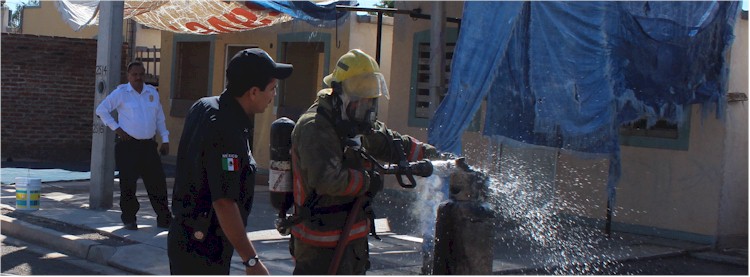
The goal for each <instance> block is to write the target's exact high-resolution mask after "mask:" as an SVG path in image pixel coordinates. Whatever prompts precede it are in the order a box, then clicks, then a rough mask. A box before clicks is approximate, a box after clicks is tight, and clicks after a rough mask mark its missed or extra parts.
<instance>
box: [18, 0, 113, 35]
mask: <svg viewBox="0 0 750 277" xmlns="http://www.w3.org/2000/svg"><path fill="white" fill-rule="evenodd" d="M22 27H23V30H22V33H24V34H32V35H41V36H57V37H69V38H94V37H95V36H96V34H98V33H99V28H98V26H87V27H84V28H83V29H81V30H80V31H78V32H76V31H74V30H73V28H72V27H70V25H68V23H66V22H65V21H63V19H62V17H61V16H60V13H59V12H58V11H57V5H56V4H55V2H54V1H39V7H26V8H25V9H23V26H22ZM123 30H125V26H124V25H123ZM123 32H124V31H123Z"/></svg>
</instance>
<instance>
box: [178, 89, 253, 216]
mask: <svg viewBox="0 0 750 277" xmlns="http://www.w3.org/2000/svg"><path fill="white" fill-rule="evenodd" d="M251 126H252V125H251V122H250V120H249V118H248V117H247V114H245V112H244V110H242V107H240V105H239V103H237V101H236V100H235V99H234V98H232V97H230V96H228V95H226V94H222V95H221V96H213V97H204V98H202V99H200V100H198V101H197V102H196V103H195V104H193V106H192V107H191V108H190V111H189V112H188V115H187V117H186V118H185V128H184V130H183V131H182V138H181V140H180V146H179V148H178V150H177V175H176V177H175V184H174V191H173V193H172V212H173V213H174V214H175V216H177V217H180V216H183V217H194V216H195V215H197V214H199V213H203V212H207V211H209V210H210V209H211V204H212V202H213V201H215V200H217V199H220V198H229V199H232V200H234V201H235V202H237V206H238V207H239V209H240V213H241V215H242V220H243V223H244V224H245V226H247V216H248V215H249V214H250V209H251V208H252V204H253V194H254V192H255V188H254V187H255V178H254V177H255V170H256V164H255V160H254V159H253V157H252V153H251V152H250V145H249V142H248V138H249V136H250V131H251ZM213 221H214V223H215V224H217V222H218V221H216V218H215V217H214V220H213Z"/></svg>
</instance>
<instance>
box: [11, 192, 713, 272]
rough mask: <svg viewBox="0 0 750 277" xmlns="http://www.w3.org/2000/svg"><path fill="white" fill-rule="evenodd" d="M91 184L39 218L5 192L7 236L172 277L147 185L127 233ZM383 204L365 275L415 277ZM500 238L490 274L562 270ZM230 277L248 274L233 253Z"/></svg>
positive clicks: (60, 196) (620, 241)
mask: <svg viewBox="0 0 750 277" xmlns="http://www.w3.org/2000/svg"><path fill="white" fill-rule="evenodd" d="M167 181H168V186H169V189H168V191H169V193H170V194H171V192H172V189H171V187H172V183H173V182H174V179H173V178H168V180H167ZM258 184H259V185H258V186H257V187H256V195H255V203H254V206H253V210H252V212H251V214H250V219H249V223H248V227H247V235H248V237H249V238H250V239H251V240H252V241H253V242H254V244H255V247H256V248H257V250H258V252H259V255H260V256H261V259H262V260H263V261H264V263H265V264H266V266H267V267H268V269H269V270H270V272H271V274H273V275H291V273H292V271H293V268H294V262H293V260H292V257H291V256H290V254H289V250H288V236H287V237H284V236H280V235H279V234H278V232H276V230H275V229H274V228H273V220H274V219H275V216H276V214H277V212H276V210H274V208H273V207H272V206H271V204H270V197H269V192H268V189H267V186H265V185H263V184H265V183H264V182H262V180H260V182H258ZM89 185H90V183H89V181H74V182H52V183H44V184H43V186H42V197H41V204H40V209H39V210H37V211H18V210H15V187H14V186H13V185H3V187H2V198H1V200H2V216H0V217H1V219H2V233H3V234H4V235H6V236H10V237H15V238H18V239H22V240H25V241H29V242H34V243H39V244H40V245H44V246H46V247H48V248H50V249H53V250H56V251H60V252H64V253H67V254H69V255H73V256H77V257H80V258H85V259H88V260H91V261H94V262H98V263H101V264H106V265H109V266H112V267H116V268H118V269H121V270H125V271H128V272H132V273H134V274H156V275H168V274H169V262H168V258H167V250H166V249H167V230H166V229H162V228H157V227H156V216H155V213H154V212H153V209H152V208H151V205H150V203H149V202H148V198H147V194H146V191H145V189H144V188H143V185H142V184H139V186H138V188H139V190H138V193H137V196H138V199H139V202H140V203H141V209H140V211H139V212H138V222H137V223H138V225H139V230H137V231H129V230H125V229H123V228H122V223H121V222H120V209H119V206H118V202H119V199H118V197H119V193H118V189H117V188H115V189H114V191H115V193H114V207H113V208H112V209H109V210H91V209H89V208H88V202H89V194H88V191H89ZM117 185H118V183H117V182H115V186H117ZM389 193H391V194H393V195H396V194H397V193H395V192H392V191H391V192H389V191H388V190H387V191H385V192H384V193H383V194H384V195H388V194H389ZM385 199H388V200H387V202H383V203H375V204H374V205H376V206H375V207H377V209H378V215H379V219H378V220H377V221H376V227H377V230H378V232H379V235H380V237H381V238H382V241H378V240H375V239H370V243H371V245H370V251H371V263H372V268H371V269H370V270H369V271H368V274H370V275H418V274H419V273H420V271H421V266H422V255H421V254H420V249H421V247H422V243H421V242H422V239H421V238H419V237H418V236H419V235H418V234H414V232H410V231H404V230H408V228H405V227H404V225H410V224H414V223H413V222H410V221H409V220H404V219H403V218H404V217H405V216H404V214H408V213H406V212H405V211H404V210H403V209H404V207H407V206H408V203H403V202H404V201H405V200H403V198H399V197H385ZM399 199H401V200H399ZM170 200H171V197H170ZM170 202H171V201H170ZM399 202H401V203H399ZM498 236H501V237H502V238H501V239H496V241H497V243H496V245H495V246H494V247H495V251H494V252H495V256H494V262H493V271H494V272H495V273H496V274H519V273H523V272H525V271H527V270H533V269H540V268H549V267H550V262H552V264H556V266H560V264H564V263H565V261H562V262H560V261H555V259H556V258H555V256H554V255H552V256H550V255H547V254H545V253H540V252H539V251H540V249H539V248H538V247H534V246H533V245H526V244H528V239H526V240H524V239H521V238H513V237H512V234H503V233H502V232H499V233H498ZM585 247H586V248H587V249H586V253H584V254H583V255H585V257H577V258H576V257H574V258H575V259H571V260H570V261H568V262H573V263H581V262H583V263H587V262H589V260H590V261H591V262H592V263H596V262H602V261H604V262H615V261H623V260H629V259H644V258H652V257H661V256H669V255H679V254H684V253H685V252H686V251H695V250H701V249H706V246H702V245H695V244H691V243H685V242H679V241H670V240H664V239H656V238H650V237H641V236H633V235H627V234H618V237H617V239H601V240H599V241H597V242H595V243H591V244H587V245H585ZM550 251H554V249H550ZM562 258H565V259H568V258H570V257H562ZM231 274H232V275H242V274H244V268H243V266H242V265H241V264H240V259H239V256H237V255H236V254H235V255H234V257H233V263H232V269H231ZM569 274H576V273H575V272H572V273H569Z"/></svg>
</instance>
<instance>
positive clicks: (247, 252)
mask: <svg viewBox="0 0 750 277" xmlns="http://www.w3.org/2000/svg"><path fill="white" fill-rule="evenodd" d="M291 74H292V65H290V64H282V63H276V62H274V60H273V59H272V58H271V57H270V56H269V55H268V53H266V52H265V51H263V50H262V49H260V48H251V49H245V50H242V51H240V52H238V53H237V54H236V55H234V57H232V60H231V61H230V62H229V65H228V66H227V70H226V76H227V86H226V88H225V90H224V92H222V94H221V95H220V96H212V97H204V98H202V99H200V100H198V101H197V102H196V103H195V104H193V106H192V107H191V108H190V111H189V112H188V115H187V117H186V118H185V126H184V129H183V131H182V137H181V140H180V146H179V148H178V149H177V175H176V178H175V184H174V191H173V193H172V212H173V214H174V215H175V219H174V221H172V224H171V226H170V228H169V238H168V246H167V252H168V255H169V267H170V271H171V273H172V274H174V275H188V274H190V275H192V274H199V275H228V274H229V267H230V261H231V259H232V253H233V251H234V250H236V251H237V253H238V254H239V255H240V257H241V258H242V264H243V265H244V267H245V272H246V273H247V274H249V275H258V274H266V275H267V274H268V269H267V268H266V266H265V265H263V262H261V260H260V259H259V258H258V254H257V252H256V250H255V247H253V244H252V242H250V240H249V239H248V238H247V235H246V234H245V227H246V226H247V217H248V215H249V214H250V209H251V207H252V204H253V194H254V188H255V171H256V165H255V160H254V159H253V156H252V153H251V152H250V144H249V143H250V142H249V141H248V138H249V137H250V136H251V135H252V134H250V132H251V130H252V122H251V121H250V119H251V118H252V115H253V114H255V113H262V112H263V111H264V110H265V109H266V107H267V106H268V104H269V103H271V101H273V98H274V96H275V94H276V87H277V83H278V80H279V79H284V78H287V77H289V75H291Z"/></svg>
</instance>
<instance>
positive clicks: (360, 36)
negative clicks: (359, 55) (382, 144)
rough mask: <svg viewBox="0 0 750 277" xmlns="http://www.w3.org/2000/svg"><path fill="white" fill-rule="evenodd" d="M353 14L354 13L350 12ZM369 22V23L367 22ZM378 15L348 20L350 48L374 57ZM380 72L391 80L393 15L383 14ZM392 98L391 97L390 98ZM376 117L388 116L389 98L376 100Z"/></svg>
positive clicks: (386, 78) (388, 80) (387, 79)
mask: <svg viewBox="0 0 750 277" xmlns="http://www.w3.org/2000/svg"><path fill="white" fill-rule="evenodd" d="M351 15H352V16H355V15H356V13H351ZM367 22H370V23H367ZM377 22H378V17H377V16H375V15H362V16H358V17H357V18H354V17H352V20H349V26H350V28H352V30H355V31H353V32H351V35H350V37H349V48H350V49H355V48H356V49H361V50H362V51H364V52H365V53H368V54H370V55H371V56H372V57H373V58H376V54H375V53H376V50H377V35H378V25H377ZM380 45H381V46H380V72H382V73H383V77H385V80H386V83H388V84H390V80H391V59H390V58H389V57H391V56H392V51H391V50H392V49H393V17H390V16H383V29H382V34H381V42H380ZM391 99H393V98H391ZM378 101H379V103H380V105H379V106H378V118H388V107H389V102H390V100H386V99H385V98H383V99H380V100H378Z"/></svg>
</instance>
